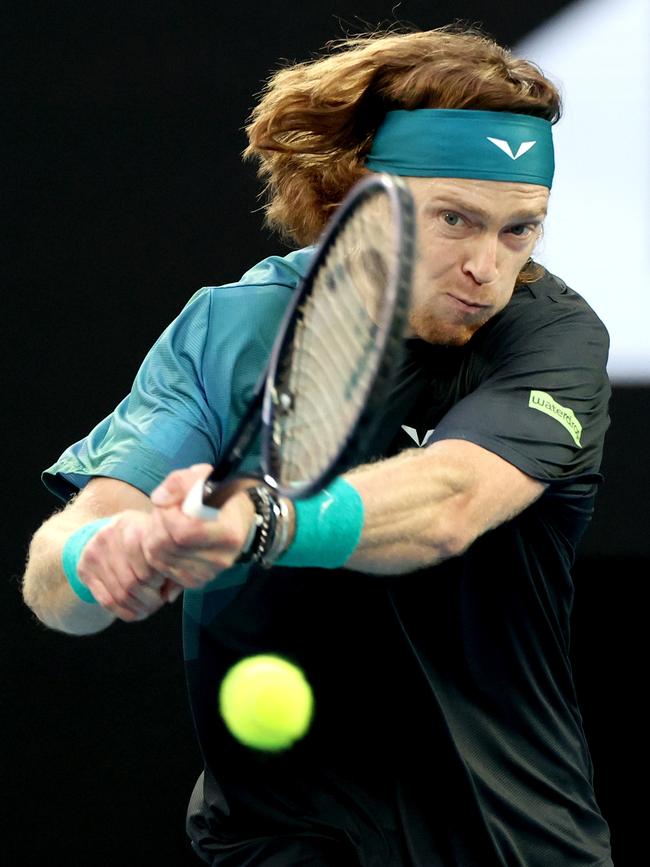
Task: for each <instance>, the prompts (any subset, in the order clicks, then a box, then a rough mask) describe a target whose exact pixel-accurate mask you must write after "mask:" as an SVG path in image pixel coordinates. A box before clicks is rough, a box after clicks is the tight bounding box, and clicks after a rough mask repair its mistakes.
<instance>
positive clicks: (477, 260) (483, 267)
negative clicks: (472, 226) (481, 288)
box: [463, 234, 498, 284]
mask: <svg viewBox="0 0 650 867" xmlns="http://www.w3.org/2000/svg"><path fill="white" fill-rule="evenodd" d="M497 250H498V238H497V237H496V236H493V235H487V234H486V235H484V236H482V237H481V238H475V239H473V240H472V243H471V244H470V245H469V247H468V248H467V251H466V255H465V262H464V264H463V273H465V274H469V275H470V276H471V277H473V279H474V280H475V281H476V282H477V283H480V284H483V283H492V282H493V281H494V280H496V278H497V275H498V267H497Z"/></svg>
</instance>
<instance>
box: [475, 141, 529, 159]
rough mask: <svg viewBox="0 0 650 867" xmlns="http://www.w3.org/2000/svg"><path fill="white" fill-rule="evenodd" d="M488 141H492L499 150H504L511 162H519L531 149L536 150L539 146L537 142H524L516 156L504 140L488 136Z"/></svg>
mask: <svg viewBox="0 0 650 867" xmlns="http://www.w3.org/2000/svg"><path fill="white" fill-rule="evenodd" d="M487 140H488V141H491V142H492V144H494V145H496V146H497V147H498V148H499V150H502V151H503V152H504V154H507V155H508V156H509V157H510V159H511V160H518V159H519V157H523V155H524V154H527V153H528V151H529V150H530V149H531V148H534V147H535V145H536V144H537V142H536V141H523V142H522V143H521V144H520V145H519V150H518V151H517V153H516V154H513V152H512V148H511V147H510V144H509V142H507V141H504V139H502V138H490V136H487Z"/></svg>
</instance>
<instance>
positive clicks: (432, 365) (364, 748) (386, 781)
mask: <svg viewBox="0 0 650 867" xmlns="http://www.w3.org/2000/svg"><path fill="white" fill-rule="evenodd" d="M310 256H311V250H309V249H308V250H302V251H298V252H295V253H292V254H290V255H289V256H287V257H284V258H280V257H271V258H270V259H267V260H264V261H263V262H261V263H260V264H259V265H257V266H255V267H254V268H253V269H252V270H251V271H249V272H248V273H247V274H245V275H244V277H243V278H242V279H241V280H240V281H239V282H237V283H235V284H230V285H226V286H220V287H209V288H205V289H202V290H200V291H199V292H198V293H197V294H196V295H195V296H194V297H193V298H192V299H191V300H190V302H189V303H188V305H187V306H186V307H185V309H184V310H183V311H182V312H181V314H180V316H179V317H178V318H177V319H176V320H175V321H174V322H173V323H172V324H171V325H170V326H169V328H168V329H167V330H166V331H165V332H164V333H163V335H162V336H161V337H160V339H159V340H158V341H157V343H156V344H155V345H154V347H153V348H152V349H151V351H150V353H149V354H148V355H147V357H146V359H145V361H144V363H143V365H142V367H141V369H140V371H139V373H138V375H137V377H136V380H135V382H134V385H133V389H132V391H131V393H130V394H129V395H128V396H127V397H126V398H125V399H124V400H123V401H122V403H120V404H119V406H118V407H117V408H116V409H115V411H114V412H113V413H112V414H111V415H110V416H109V417H108V418H106V419H105V420H104V421H102V422H101V423H100V424H99V425H98V426H97V427H96V428H95V429H94V430H93V431H92V432H91V433H90V434H88V436H87V437H85V438H84V439H82V440H80V441H79V442H77V443H75V444H74V445H73V446H71V447H70V448H69V449H68V450H67V451H66V452H65V453H64V454H63V455H62V456H61V458H60V459H59V460H58V461H57V463H56V464H54V465H53V466H52V467H50V468H49V469H48V470H46V471H45V473H44V477H43V478H44V482H45V484H46V485H47V486H48V487H49V488H50V489H51V490H52V491H53V492H54V493H56V494H58V495H59V496H61V497H63V498H65V497H67V496H69V495H70V494H71V493H73V492H74V491H76V490H77V489H78V488H80V487H83V485H84V484H86V482H87V481H88V480H89V479H90V478H91V477H93V476H97V475H102V476H109V477H114V478H118V479H121V480H123V481H126V482H129V483H130V484H132V485H134V486H135V487H137V488H139V489H140V490H142V491H144V492H145V493H149V492H150V491H151V490H152V489H153V488H154V487H155V486H156V485H157V484H158V483H159V482H160V481H161V480H162V479H163V478H164V477H165V476H166V475H167V474H168V473H169V472H170V471H171V470H173V469H176V468H180V467H186V466H189V465H190V464H193V463H198V462H209V463H214V462H216V461H217V460H218V458H219V454H220V453H221V451H222V449H223V448H224V444H225V443H226V442H227V441H228V438H229V436H230V435H231V434H232V432H233V430H234V428H235V426H236V423H237V420H238V419H239V417H240V416H241V414H242V412H243V410H244V407H245V406H246V404H247V401H248V400H249V398H250V396H251V394H252V390H253V388H254V385H255V382H256V381H257V378H258V375H259V372H260V370H261V369H262V367H263V366H264V364H265V362H266V360H267V358H268V356H269V353H270V349H271V345H272V342H273V338H274V335H275V333H276V330H277V327H278V324H279V320H280V318H281V316H282V313H283V312H284V309H285V307H286V305H287V302H288V301H289V298H290V296H291V293H292V291H293V290H294V288H295V286H296V285H297V283H298V281H299V279H300V276H301V274H302V273H304V270H305V268H306V265H307V263H308V261H309V259H310ZM607 349H608V338H607V333H606V330H605V328H604V326H603V325H602V323H601V322H600V321H599V319H598V318H597V317H596V315H595V314H594V313H593V311H592V310H591V309H590V308H589V306H588V305H587V304H586V302H585V301H584V300H583V299H582V298H581V297H580V296H579V295H577V294H576V293H575V292H573V291H572V290H571V289H569V288H568V287H567V286H566V285H565V284H564V283H563V282H562V281H561V280H559V279H557V278H556V277H554V276H552V275H551V274H549V273H546V274H545V276H544V277H543V278H542V279H541V280H540V281H538V282H537V283H534V284H532V285H530V286H523V287H520V288H518V289H517V291H516V292H515V294H514V296H513V298H512V300H511V302H510V303H509V304H508V305H507V307H506V308H505V309H504V310H503V311H501V313H499V314H498V315H497V316H495V317H494V318H493V319H492V320H491V321H490V322H488V323H487V324H486V325H485V326H483V328H481V329H480V330H479V332H477V334H476V335H474V337H473V338H472V339H471V341H470V342H469V343H468V344H467V345H466V346H465V347H461V348H445V347H435V346H430V345H428V344H426V343H424V342H423V341H420V340H418V339H412V340H409V341H407V344H406V352H405V357H404V361H403V364H402V366H401V368H400V370H399V371H398V377H397V382H396V385H395V390H394V394H393V396H392V399H391V400H390V401H388V402H387V405H386V412H385V417H384V419H383V423H382V427H381V436H380V437H378V438H377V440H376V441H374V442H372V443H368V458H375V457H379V456H390V455H392V454H395V453H397V452H399V451H401V450H403V449H406V448H417V447H420V448H426V446H427V445H429V444H430V443H433V442H436V441H438V440H441V439H463V440H467V441H470V442H474V443H476V444H478V445H480V446H482V447H483V448H486V449H488V450H490V451H492V452H494V453H495V454H497V455H499V456H501V457H502V458H504V459H505V460H507V461H508V462H510V463H511V464H513V465H514V466H516V467H518V468H519V469H521V470H522V471H523V472H525V473H527V474H528V475H530V476H532V477H533V478H535V479H538V480H540V481H542V482H544V483H545V484H546V485H547V487H546V489H545V493H544V494H543V495H542V496H541V498H540V499H539V500H537V501H536V502H535V503H534V504H533V505H532V506H530V507H529V508H528V509H526V510H525V511H524V512H523V513H522V514H520V515H519V516H517V517H516V518H514V519H513V520H511V521H508V522H506V523H505V524H503V525H501V526H500V527H498V528H496V529H495V530H492V531H490V532H488V533H486V534H484V535H483V536H481V537H480V538H479V539H477V540H476V541H475V542H474V544H473V545H471V547H470V548H469V549H468V550H467V551H466V552H465V554H463V555H462V556H460V557H456V558H453V559H450V560H447V561H446V562H444V563H442V564H440V565H438V566H435V567H433V568H430V569H424V570H421V571H418V572H415V573H412V574H407V575H399V576H394V577H392V576H376V575H364V574H361V573H356V572H352V571H348V570H337V571H330V570H319V569H290V568H277V567H276V568H273V569H270V570H262V569H256V568H252V569H251V568H249V567H243V566H239V567H236V568H234V569H232V570H230V571H229V572H227V573H224V574H223V575H222V576H220V577H219V578H217V579H216V580H215V581H214V582H213V583H212V584H210V585H208V586H207V587H206V588H205V589H204V590H202V591H187V592H186V593H185V601H184V619H183V623H184V651H185V658H186V671H187V680H188V686H189V692H190V697H191V703H192V710H193V715H194V721H195V726H196V733H197V738H198V741H199V744H200V747H201V751H202V755H203V758H204V761H205V772H204V775H203V776H202V778H201V780H200V782H199V786H198V787H197V790H196V792H195V797H193V798H192V802H191V806H190V811H189V816H188V830H189V833H190V836H191V837H192V839H193V841H194V844H195V846H196V847H197V848H198V849H200V850H201V851H203V852H204V853H207V854H206V858H208V857H209V858H211V859H214V860H213V863H214V864H215V865H216V864H219V863H221V860H224V859H227V858H228V857H236V853H237V852H240V851H241V852H242V853H243V852H244V851H246V850H247V847H250V845H251V841H255V840H257V841H259V840H261V839H263V838H265V837H269V838H278V839H281V838H283V837H287V838H289V837H296V836H298V837H303V838H308V837H310V836H312V837H314V838H319V839H323V840H330V841H334V842H335V843H338V844H339V845H340V847H341V851H349V853H350V862H351V863H357V862H358V863H361V864H363V865H366V867H370V865H373V867H375V865H391V867H392V865H396V867H397V865H404V867H438V865H439V867H492V865H495V867H496V865H499V867H506V865H507V867H551V865H553V867H554V865H562V867H597V865H598V867H606V865H611V857H610V854H609V851H610V850H609V831H608V827H607V824H606V822H605V820H604V819H603V817H602V815H601V813H600V810H599V808H598V805H597V803H596V801H595V798H594V790H593V768H592V764H591V759H590V755H589V750H588V746H587V743H586V740H585V735H584V731H583V726H582V720H581V715H580V710H579V706H578V702H577V699H576V694H575V689H574V683H573V678H572V672H571V663H570V656H569V643H570V614H571V607H572V603H573V594H574V587H573V582H572V579H571V567H572V563H573V561H574V557H575V550H576V546H577V545H578V543H579V541H580V538H581V536H582V534H583V532H584V530H585V528H586V526H587V524H588V522H589V520H590V517H591V514H592V511H593V506H594V498H595V492H596V488H597V485H598V482H599V481H600V475H599V467H600V462H601V455H602V448H603V440H604V436H605V431H606V429H607V426H608V415H607V404H608V398H609V384H608V380H607V376H606V370H605V366H606V359H607ZM255 464H256V457H255V455H251V457H250V458H249V460H248V461H247V466H248V468H249V469H254V468H255ZM259 652H264V653H267V652H274V653H280V654H283V655H285V656H287V657H289V658H291V659H293V660H294V661H295V662H296V663H297V664H298V665H300V666H301V667H302V668H303V669H304V670H305V672H306V674H307V677H308V678H309V680H310V681H311V683H312V686H313V688H314V692H315V697H316V713H315V718H314V722H313V725H312V727H311V729H310V731H309V733H308V735H307V736H306V737H305V738H304V739H303V740H302V741H301V742H300V743H299V744H297V745H296V746H295V747H294V748H293V749H292V750H291V751H289V752H287V753H284V754H281V755H276V756H268V755H260V754H257V753H255V752H253V751H250V750H247V749H246V748H244V747H242V746H240V745H239V744H238V743H236V742H235V741H234V740H233V739H232V737H231V736H230V734H229V733H228V732H227V731H226V729H225V727H224V725H223V723H222V721H221V719H220V717H219V713H218V709H217V691H218V686H219V683H220V680H221V678H222V677H223V675H224V673H225V672H226V671H227V669H228V668H229V667H230V666H231V665H232V664H233V663H234V662H235V661H237V660H238V659H240V658H241V657H243V656H247V655H250V654H254V653H259ZM243 859H244V856H243V855H242V861H241V863H244V860H243ZM224 863H225V860H224ZM228 863H239V862H237V861H235V860H233V861H232V862H228ZM337 863H338V862H337ZM340 863H341V864H343V859H342V858H341V861H340Z"/></svg>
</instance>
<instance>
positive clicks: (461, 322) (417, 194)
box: [407, 178, 549, 346]
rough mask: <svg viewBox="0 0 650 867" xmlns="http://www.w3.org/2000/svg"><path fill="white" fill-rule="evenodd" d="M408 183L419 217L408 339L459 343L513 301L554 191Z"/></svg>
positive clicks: (466, 182) (494, 184)
mask: <svg viewBox="0 0 650 867" xmlns="http://www.w3.org/2000/svg"><path fill="white" fill-rule="evenodd" d="M407 183H408V185H409V187H410V189H411V191H412V193H413V198H414V200H415V209H416V219H417V257H416V266H415V276H414V281H413V282H414V285H413V301H412V305H411V312H410V316H409V323H410V328H411V334H413V335H415V336H417V337H420V338H422V339H423V340H427V341H428V342H429V343H437V344H445V345H448V346H462V345H463V344H464V343H467V341H468V340H469V339H470V337H471V336H472V335H473V334H474V333H475V332H476V331H477V330H478V329H479V328H480V327H481V325H484V324H485V323H486V322H487V321H488V320H489V319H491V318H492V317H493V316H494V315H495V314H497V313H498V312H499V311H500V310H503V308H504V307H505V306H506V304H507V303H508V301H510V298H511V297H512V293H513V291H514V287H515V281H516V279H517V275H518V274H519V271H520V270H521V269H522V267H523V266H524V265H525V263H526V261H527V260H528V258H529V257H530V255H531V253H532V251H533V247H534V246H535V243H536V242H537V240H538V238H539V236H540V232H541V226H542V221H543V219H544V217H545V216H546V208H547V205H548V195H549V191H548V189H547V188H546V187H543V186H536V185H533V184H518V183H510V182H504V181H479V180H470V179H449V178H408V179H407Z"/></svg>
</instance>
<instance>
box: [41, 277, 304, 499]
mask: <svg viewBox="0 0 650 867" xmlns="http://www.w3.org/2000/svg"><path fill="white" fill-rule="evenodd" d="M290 294H291V286H289V285H277V284H273V285H262V286H259V285H257V286H249V285H246V286H242V285H240V284H232V285H229V286H223V287H206V288H204V289H201V290H200V291H199V292H197V293H196V294H195V295H194V296H193V297H192V299H191V300H190V301H189V302H188V304H187V305H186V306H185V308H184V309H183V311H182V312H181V313H180V315H179V316H178V317H177V318H176V319H175V320H174V322H172V323H171V325H170V326H169V327H168V328H167V329H166V330H165V331H164V332H163V334H162V335H161V337H160V338H159V339H158V340H157V341H156V343H155V344H154V346H153V347H152V349H151V350H150V352H149V353H148V355H147V356H146V358H145V359H144V362H143V363H142V366H141V367H140V370H139V371H138V374H137V376H136V378H135V381H134V383H133V387H132V390H131V392H130V394H129V395H128V396H127V397H125V398H124V400H122V401H121V403H120V404H119V405H118V406H117V407H116V408H115V410H114V411H113V412H112V413H111V415H109V416H108V417H107V418H105V419H104V420H103V421H101V422H100V423H99V424H98V425H97V426H96V427H95V428H94V429H93V430H92V431H91V432H90V434H89V435H88V436H87V437H85V438H84V439H82V440H80V441H79V442H77V443H74V444H73V445H72V446H70V447H69V448H68V449H67V450H66V451H65V452H64V453H63V454H62V455H61V457H60V458H59V460H58V461H57V462H56V463H55V464H53V465H52V466H51V467H49V468H48V469H47V470H45V472H44V473H43V482H44V484H45V485H46V487H47V488H48V489H49V490H50V491H52V492H53V493H55V494H56V495H57V496H59V497H61V498H63V499H66V498H68V497H69V496H71V495H72V494H73V493H74V492H76V490H77V489H79V488H81V487H83V486H84V485H85V484H86V483H87V482H88V480H89V479H90V478H91V477H93V476H109V477H111V478H116V479H120V480H122V481H125V482H128V483H129V484H131V485H133V486H135V487H137V488H139V489H140V490H141V491H143V492H144V493H146V494H149V493H150V492H151V491H152V490H153V488H155V487H156V486H157V485H158V484H159V483H160V482H161V481H162V480H163V479H164V478H165V476H167V475H168V474H169V473H170V472H171V471H172V470H174V469H178V468H181V467H187V466H191V465H192V464H195V463H203V462H205V463H212V464H214V463H215V462H216V461H217V458H218V455H219V453H220V449H221V447H222V445H223V443H224V440H225V439H226V437H227V436H228V435H229V433H230V432H231V430H232V428H233V426H234V425H235V424H236V421H237V420H238V418H237V417H238V415H240V414H241V413H242V412H243V409H244V407H245V406H246V403H247V401H248V400H249V399H250V397H251V396H252V393H253V391H254V388H255V384H256V382H257V378H258V377H259V374H260V371H261V370H262V368H263V366H264V364H265V363H266V361H267V359H268V356H269V353H270V348H271V346H272V342H273V336H274V334H275V332H276V330H277V326H278V322H279V319H280V317H281V316H282V313H283V312H284V309H285V308H286V304H287V301H288V299H289V297H290Z"/></svg>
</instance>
